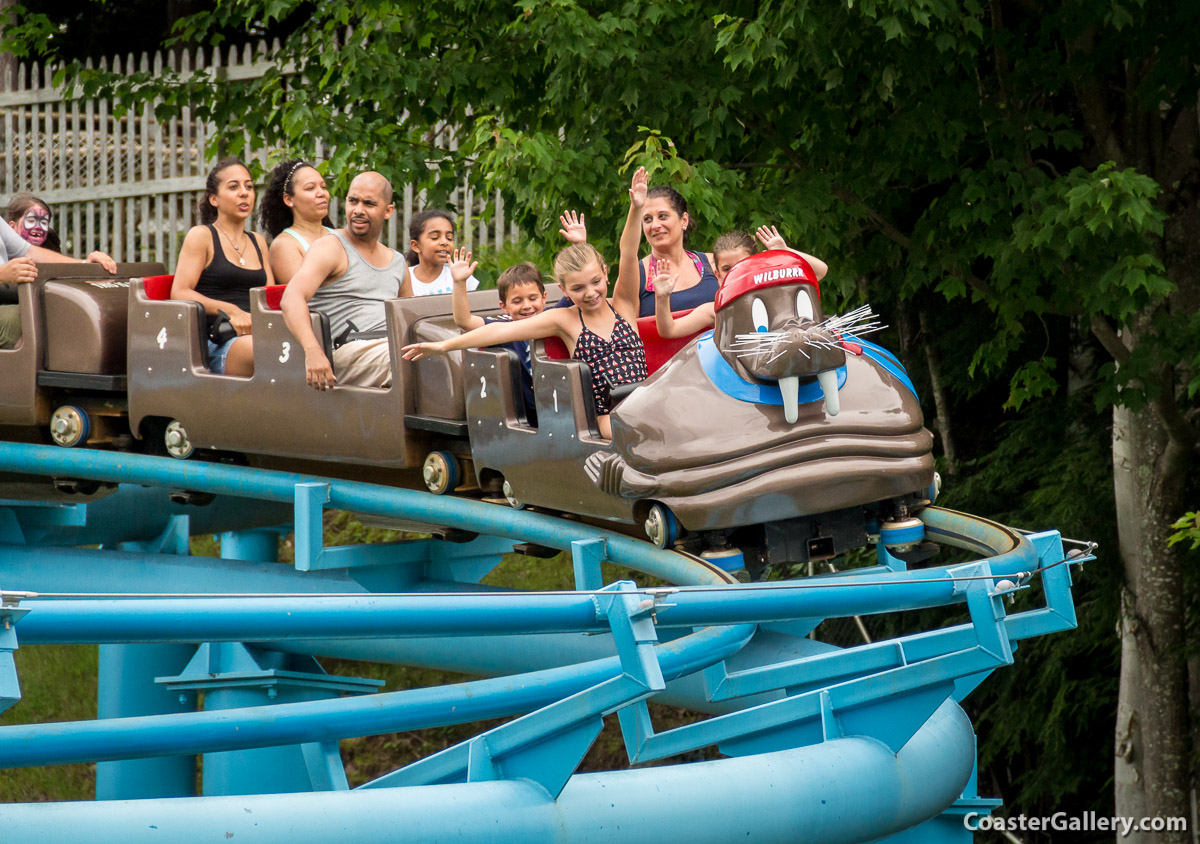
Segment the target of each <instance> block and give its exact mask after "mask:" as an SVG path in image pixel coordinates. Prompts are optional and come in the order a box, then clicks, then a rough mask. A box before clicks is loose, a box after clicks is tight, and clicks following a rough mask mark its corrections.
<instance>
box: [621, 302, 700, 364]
mask: <svg viewBox="0 0 1200 844" xmlns="http://www.w3.org/2000/svg"><path fill="white" fill-rule="evenodd" d="M691 312H692V311H691V309H690V308H689V309H688V310H686V311H678V312H676V313H675V318H676V319H679V318H680V317H681V316H683V315H684V314H690V313H691ZM637 330H638V336H640V337H641V338H642V345H644V346H645V347H646V369H647V370H648V371H649V373H650V374H651V375H653V374H654V373H655V372H657V371H658V369H659V367H661V366H662V365H663V364H664V363H666V362H667V361H669V360H670V359H671V358H672V357H674V356H675V353H676V352H678V351H679V350H680V349H682V348H683V347H684V346H686V345H687V344H688V343H690V342H692V339H693V338H694V337H696V334H702V333H703V332H699V331H698V332H696V334H689V335H687V336H686V337H672V338H670V339H664V338H663V337H661V336H660V335H659V333H658V324H657V323H656V322H655V321H654V317H652V316H644V317H641V318H640V319H638V321H637Z"/></svg>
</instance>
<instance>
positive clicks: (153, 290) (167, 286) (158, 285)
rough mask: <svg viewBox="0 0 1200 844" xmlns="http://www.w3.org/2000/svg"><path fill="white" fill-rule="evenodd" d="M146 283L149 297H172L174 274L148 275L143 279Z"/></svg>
mask: <svg viewBox="0 0 1200 844" xmlns="http://www.w3.org/2000/svg"><path fill="white" fill-rule="evenodd" d="M142 281H143V282H145V285H146V298H147V299H158V300H164V299H170V298H171V283H172V282H173V281H175V276H173V275H148V276H145V277H144V278H143V279H142Z"/></svg>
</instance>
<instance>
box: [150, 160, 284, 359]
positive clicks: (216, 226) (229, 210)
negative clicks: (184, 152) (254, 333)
mask: <svg viewBox="0 0 1200 844" xmlns="http://www.w3.org/2000/svg"><path fill="white" fill-rule="evenodd" d="M197 211H198V212H199V215H200V222H201V224H202V225H199V226H193V227H192V229H191V231H189V232H188V233H187V237H185V238H184V240H183V248H182V249H180V250H179V261H178V262H177V263H176V266H175V280H174V282H173V283H172V284H171V298H173V299H191V300H192V301H195V302H199V303H200V304H202V305H203V306H204V311H205V313H206V314H208V324H209V327H210V329H211V327H212V325H213V324H214V322H215V321H216V320H217V319H218V318H219V312H224V313H225V315H226V316H228V317H229V321H230V322H231V323H232V324H233V327H234V329H235V330H236V332H237V336H236V337H235V338H234V339H232V340H229V341H227V342H225V343H222V344H220V345H218V344H217V343H214V342H212V341H211V340H209V341H208V356H209V369H211V370H212V371H213V372H216V373H218V374H224V375H237V376H241V377H249V376H251V375H253V374H254V345H253V341H252V339H251V337H250V313H249V311H250V288H252V287H265V286H266V285H270V284H274V283H275V279H274V278H273V277H272V275H271V266H270V264H268V263H267V262H266V261H264V260H263V253H264V252H265V251H266V248H267V242H266V240H265V239H264V238H263V236H262V235H261V234H259V233H258V232H253V231H251V232H247V231H246V220H247V219H248V218H249V217H250V214H251V213H252V212H253V211H254V182H253V181H252V180H251V179H250V171H248V170H247V169H246V167H245V165H243V164H242V163H241V162H240V161H238V160H237V159H233V158H229V159H225V160H223V161H219V162H218V163H217V166H216V167H214V168H213V169H212V170H211V171H210V172H209V174H208V179H207V180H206V182H205V185H204V198H203V199H201V200H200V203H199V204H198V205H197Z"/></svg>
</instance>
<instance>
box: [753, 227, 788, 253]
mask: <svg viewBox="0 0 1200 844" xmlns="http://www.w3.org/2000/svg"><path fill="white" fill-rule="evenodd" d="M755 234H756V235H758V239H759V240H760V241H762V245H763V248H764V249H787V248H788V245H787V241H785V240H784V239H783V235H781V234H780V233H779V230H778V229H776V228H775V227H774V226H759V227H758V231H757V232H755Z"/></svg>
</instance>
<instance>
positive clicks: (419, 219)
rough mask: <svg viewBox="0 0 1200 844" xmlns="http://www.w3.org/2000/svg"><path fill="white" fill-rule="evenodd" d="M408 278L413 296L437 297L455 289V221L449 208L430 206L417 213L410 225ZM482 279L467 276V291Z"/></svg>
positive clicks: (476, 285) (475, 286) (407, 256)
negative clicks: (452, 264)
mask: <svg viewBox="0 0 1200 844" xmlns="http://www.w3.org/2000/svg"><path fill="white" fill-rule="evenodd" d="M408 237H409V241H408V246H409V251H408V254H407V255H405V258H407V259H408V280H409V283H410V284H411V285H412V295H413V296H433V295H435V294H439V293H452V292H453V291H454V277H453V276H452V275H451V274H450V261H451V258H452V257H453V253H454V221H453V219H452V218H451V216H450V212H449V211H442V210H440V209H438V208H426V209H425V210H424V211H418V212H417V213H416V214H413V216H412V220H411V221H409V224H408ZM477 287H479V279H477V278H475V276H473V275H472V276H471V277H470V278H468V279H467V290H474V289H475V288H477Z"/></svg>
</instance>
